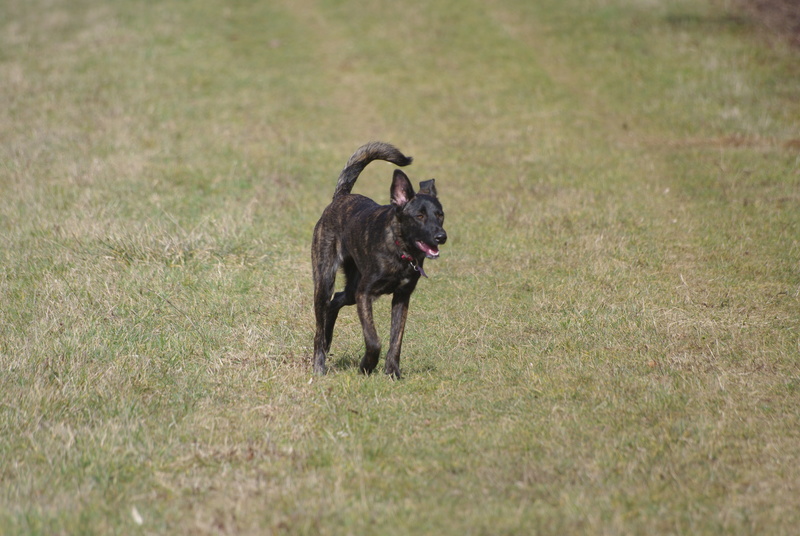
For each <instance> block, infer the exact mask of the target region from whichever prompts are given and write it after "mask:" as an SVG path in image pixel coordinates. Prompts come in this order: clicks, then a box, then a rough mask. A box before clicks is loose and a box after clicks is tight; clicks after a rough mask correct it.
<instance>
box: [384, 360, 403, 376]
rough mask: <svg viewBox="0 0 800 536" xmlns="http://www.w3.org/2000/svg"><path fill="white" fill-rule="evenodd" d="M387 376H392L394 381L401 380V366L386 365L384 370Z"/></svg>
mask: <svg viewBox="0 0 800 536" xmlns="http://www.w3.org/2000/svg"><path fill="white" fill-rule="evenodd" d="M384 372H386V375H387V376H390V377H391V378H392V379H393V380H399V379H400V366H399V365H394V364H389V363H387V364H386V368H385V369H384Z"/></svg>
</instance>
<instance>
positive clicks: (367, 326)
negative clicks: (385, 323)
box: [356, 292, 381, 374]
mask: <svg viewBox="0 0 800 536" xmlns="http://www.w3.org/2000/svg"><path fill="white" fill-rule="evenodd" d="M373 299H374V298H373V297H372V296H371V295H370V294H369V293H368V292H359V293H358V294H357V295H356V307H357V308H358V319H359V320H361V329H362V330H363V331H364V346H365V347H366V348H365V349H364V358H363V359H362V360H361V365H360V367H359V368H360V369H361V372H363V373H364V374H372V371H373V370H375V367H377V366H378V359H379V358H380V355H381V341H380V339H379V338H378V332H377V331H376V330H375V321H374V320H373V318H372V301H373Z"/></svg>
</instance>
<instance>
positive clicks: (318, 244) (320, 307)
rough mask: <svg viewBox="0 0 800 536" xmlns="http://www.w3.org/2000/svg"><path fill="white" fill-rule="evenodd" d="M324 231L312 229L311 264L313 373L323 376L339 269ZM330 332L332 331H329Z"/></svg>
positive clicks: (336, 253) (335, 248)
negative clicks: (331, 305) (332, 301)
mask: <svg viewBox="0 0 800 536" xmlns="http://www.w3.org/2000/svg"><path fill="white" fill-rule="evenodd" d="M323 235H324V230H322V229H321V228H320V227H319V225H318V226H317V228H315V229H314V243H313V246H312V254H311V262H312V268H313V272H314V317H315V319H316V323H317V328H316V332H315V334H314V356H313V358H312V359H313V362H314V373H315V374H325V373H326V372H327V370H328V369H327V367H326V366H325V356H326V355H327V353H328V349H329V348H330V346H331V341H330V340H329V337H328V329H327V327H326V324H327V322H328V317H329V307H330V303H331V296H332V295H333V289H334V284H335V282H336V271H337V270H338V268H339V262H338V255H339V254H338V251H337V245H336V244H335V243H334V242H333V241H328V242H327V243H326V241H325V240H324V236H323ZM331 331H332V330H331Z"/></svg>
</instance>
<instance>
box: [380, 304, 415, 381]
mask: <svg viewBox="0 0 800 536" xmlns="http://www.w3.org/2000/svg"><path fill="white" fill-rule="evenodd" d="M410 298H411V294H409V293H406V292H403V293H400V292H395V293H394V296H392V328H391V335H390V339H389V351H388V352H387V353H386V368H385V371H386V374H388V375H389V376H391V377H393V378H395V379H399V378H400V348H401V346H402V345H403V333H404V332H405V328H406V317H407V316H408V302H409V299H410Z"/></svg>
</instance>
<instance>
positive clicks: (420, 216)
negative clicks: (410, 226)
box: [417, 214, 425, 221]
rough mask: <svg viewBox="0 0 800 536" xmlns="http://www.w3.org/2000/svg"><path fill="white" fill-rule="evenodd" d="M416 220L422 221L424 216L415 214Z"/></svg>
mask: <svg viewBox="0 0 800 536" xmlns="http://www.w3.org/2000/svg"><path fill="white" fill-rule="evenodd" d="M417 219H418V220H420V221H422V220H424V219H425V214H417Z"/></svg>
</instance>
